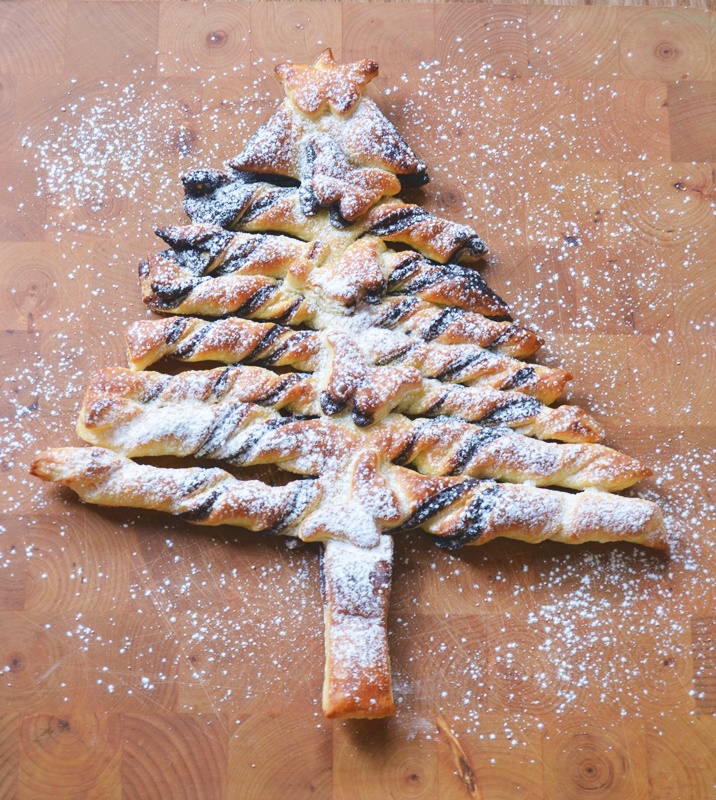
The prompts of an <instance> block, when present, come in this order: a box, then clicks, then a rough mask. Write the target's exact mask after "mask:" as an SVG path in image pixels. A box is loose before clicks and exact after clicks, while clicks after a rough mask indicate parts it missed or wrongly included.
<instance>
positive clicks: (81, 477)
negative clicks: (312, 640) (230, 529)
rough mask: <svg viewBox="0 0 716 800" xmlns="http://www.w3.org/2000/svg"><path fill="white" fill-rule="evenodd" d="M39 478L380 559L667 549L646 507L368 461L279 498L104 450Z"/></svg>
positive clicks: (89, 496) (201, 471) (208, 473)
mask: <svg viewBox="0 0 716 800" xmlns="http://www.w3.org/2000/svg"><path fill="white" fill-rule="evenodd" d="M31 472H32V474H33V475H36V476H38V477H40V478H43V479H44V480H52V481H56V482H57V483H61V484H63V485H65V486H69V487H70V488H71V489H72V490H73V491H75V492H76V493H77V494H78V495H79V496H80V497H81V498H82V499H83V500H84V501H85V502H88V503H96V504H98V505H105V506H128V507H131V508H147V509H153V510H158V511H164V512H167V513H170V514H174V515H177V516H181V517H183V518H184V519H186V520H187V521H188V522H192V523H194V524H197V525H222V524H226V525H237V526H240V527H243V528H248V529H249V530H260V531H264V532H274V533H281V534H283V535H288V536H297V537H298V538H300V539H303V540H304V541H322V542H326V541H332V540H339V541H348V542H351V543H352V544H354V545H355V546H357V547H367V548H372V547H375V546H377V545H378V544H379V542H380V534H381V532H394V533H397V532H401V531H406V530H412V529H414V528H418V527H422V528H424V529H425V530H426V531H427V532H428V533H431V534H432V535H433V536H434V537H435V542H436V544H438V545H439V546H441V547H443V548H446V549H456V548H458V547H462V546H465V545H471V544H484V543H486V542H488V541H491V540H492V539H494V538H496V537H498V536H504V537H507V538H512V539H520V540H521V541H525V542H532V543H538V542H542V541H545V540H546V539H551V540H553V541H558V542H564V543H565V544H580V543H583V542H614V541H624V542H634V543H636V544H643V545H646V546H648V547H655V548H657V549H666V546H667V542H666V533H665V530H664V523H663V520H662V518H661V513H660V511H659V508H658V506H657V505H656V504H654V503H651V502H649V501H647V500H639V499H635V498H631V497H621V496H620V495H614V494H609V493H608V492H599V491H584V492H579V493H577V494H567V493H566V492H560V491H553V490H550V489H538V488H535V487H533V486H529V485H526V484H511V483H495V482H494V481H478V480H474V479H471V478H462V477H450V476H445V477H433V476H426V475H420V474H418V473H417V472H414V471H413V470H410V469H406V468H404V467H399V466H395V465H393V464H390V463H387V462H386V461H385V459H384V458H383V457H382V456H381V454H380V453H377V452H375V451H369V450H365V451H361V452H359V453H358V455H357V456H356V457H355V458H354V459H353V460H352V461H351V462H350V463H349V465H348V467H347V468H343V469H342V470H341V471H340V472H337V473H331V472H327V473H324V475H323V476H322V477H321V478H319V479H317V480H302V481H294V482H293V483H291V484H288V485H287V486H282V487H272V486H265V485H264V484H261V483H260V482H258V481H240V480H237V479H236V478H234V477H233V476H232V475H230V474H229V473H227V472H225V471H223V470H221V469H206V468H203V467H191V468H187V469H163V468H158V467H151V466H146V465H143V464H136V463H135V462H133V461H130V460H129V459H128V458H125V457H124V456H121V455H117V454H116V453H113V452H112V451H110V450H106V449H104V448H100V447H89V448H76V447H75V448H73V447H66V448H59V449H56V450H49V451H47V452H46V453H43V454H41V455H39V456H38V457H37V458H36V459H35V460H34V461H33V463H32V466H31Z"/></svg>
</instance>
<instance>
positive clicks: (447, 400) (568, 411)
mask: <svg viewBox="0 0 716 800" xmlns="http://www.w3.org/2000/svg"><path fill="white" fill-rule="evenodd" d="M126 338H127V345H128V348H129V360H130V365H131V366H132V369H135V370H140V369H144V368H146V367H148V366H150V365H151V364H154V363H156V362H157V361H159V360H160V359H162V358H164V357H169V356H170V357H172V358H176V359H179V360H181V361H189V362H195V361H220V362H223V363H226V364H235V363H237V362H240V361H248V362H253V363H256V364H262V365H267V366H274V367H284V366H285V367H289V366H290V367H294V368H296V369H299V370H305V371H308V372H313V371H318V372H319V375H317V380H318V383H319V384H320V385H322V386H323V387H325V388H330V390H331V391H330V392H329V394H330V398H327V399H328V400H329V402H326V403H324V404H322V406H321V410H322V411H323V413H328V414H331V413H337V412H338V411H339V410H341V408H343V407H346V406H347V405H348V404H349V402H352V408H353V412H354V417H355V419H356V421H357V422H358V423H359V424H366V420H367V421H368V422H370V421H372V420H373V419H375V418H378V419H379V418H380V417H381V416H384V415H385V413H387V411H389V410H390V408H391V407H393V408H395V409H396V410H398V411H401V412H403V413H405V414H411V415H415V416H418V415H420V416H427V417H431V416H436V415H446V416H454V417H458V418H459V419H462V420H466V421H468V422H480V423H481V424H483V425H506V426H509V427H510V428H514V429H515V430H517V431H519V432H520V433H524V434H526V435H528V436H536V437H537V438H539V439H557V440H559V441H565V442H575V443H579V442H596V441H599V440H600V439H601V438H602V437H603V435H604V432H603V430H602V429H601V427H600V426H599V425H598V423H597V422H596V421H595V420H594V419H593V418H592V417H590V416H589V415H588V414H587V413H586V412H585V411H583V410H582V409H580V408H577V407H575V406H560V407H559V408H548V407H546V406H545V405H543V404H542V403H540V402H539V401H538V400H536V399H535V398H533V397H528V396H526V395H525V394H522V393H520V392H517V391H510V390H497V389H493V388H490V387H476V386H462V385H461V384H445V383H442V382H441V381H438V380H430V379H427V378H422V379H419V380H418V381H417V382H416V383H412V382H409V374H410V373H408V372H406V370H405V368H403V367H399V366H388V367H383V368H381V372H380V374H376V372H375V369H371V368H369V367H366V369H365V370H362V371H361V369H356V357H355V353H354V352H351V351H350V350H349V352H348V355H347V356H346V357H345V358H343V359H340V358H339V364H338V369H336V370H333V369H332V367H333V360H332V359H333V358H334V355H335V354H334V353H333V352H332V345H331V344H330V342H329V336H328V334H326V333H325V332H323V331H320V332H318V331H293V330H291V329H289V328H283V327H281V326H279V325H272V324H270V323H258V322H252V321H248V320H240V319H235V318H232V319H226V320H216V321H213V322H206V321H204V320H199V319H194V318H188V317H178V318H175V319H165V320H156V321H145V322H136V323H132V324H131V325H129V326H128V328H127V333H126ZM358 362H360V359H358ZM344 364H345V366H347V367H348V368H349V370H348V372H345V373H344V372H342V370H343V369H344ZM357 366H358V367H360V363H358V365H357ZM324 372H326V374H325V375H324V374H323V373H324ZM334 373H335V379H334ZM418 378H419V376H418ZM377 381H380V382H382V381H385V385H386V386H387V387H388V389H387V390H386V391H377V390H376V382H377ZM406 381H407V382H409V383H411V385H409V387H407V388H409V391H406V393H405V394H404V395H400V394H396V393H395V387H401V386H405V382H406ZM339 382H342V383H341V384H340V388H342V391H341V392H339V391H338V388H339ZM363 390H365V391H363ZM371 393H373V394H371ZM339 395H340V396H339ZM389 400H390V403H388V401H389ZM393 401H395V402H393ZM301 413H303V412H301ZM307 413H308V412H307ZM310 413H314V412H313V411H311V412H310Z"/></svg>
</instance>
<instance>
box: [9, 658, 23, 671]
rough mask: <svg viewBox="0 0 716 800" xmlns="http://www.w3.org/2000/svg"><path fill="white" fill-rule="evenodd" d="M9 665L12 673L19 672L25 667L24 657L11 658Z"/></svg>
mask: <svg viewBox="0 0 716 800" xmlns="http://www.w3.org/2000/svg"><path fill="white" fill-rule="evenodd" d="M7 665H8V667H9V668H10V672H19V671H20V670H21V669H22V667H23V660H22V656H20V655H12V656H10V659H9V660H8V662H7Z"/></svg>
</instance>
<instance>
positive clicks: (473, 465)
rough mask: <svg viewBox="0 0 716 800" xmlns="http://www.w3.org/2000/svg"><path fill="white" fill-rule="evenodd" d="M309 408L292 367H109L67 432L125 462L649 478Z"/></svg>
mask: <svg viewBox="0 0 716 800" xmlns="http://www.w3.org/2000/svg"><path fill="white" fill-rule="evenodd" d="M389 388H390V387H389ZM386 393H387V392H385V391H384V392H383V396H385V394H386ZM320 403H321V400H320V390H319V389H318V387H316V386H315V385H314V382H313V381H312V379H310V378H308V377H307V376H300V375H296V374H295V373H288V374H284V375H278V374H276V373H273V372H271V371H270V370H265V369H261V368H259V367H233V368H230V367H226V368H223V369H216V370H207V371H201V372H184V373H181V374H179V375H176V376H167V375H162V374H160V373H153V372H143V373H137V372H132V371H130V370H126V369H121V368H120V367H114V368H110V369H106V370H103V371H102V372H99V373H97V374H96V375H95V376H94V377H93V378H92V380H91V381H90V384H89V386H88V388H87V391H86V392H85V397H84V403H83V405H82V409H81V411H80V416H79V421H78V423H77V432H78V433H79V435H80V436H81V437H82V438H83V439H84V440H85V441H86V442H88V443H90V444H94V445H99V446H102V447H109V448H111V449H112V450H114V451H115V452H118V453H121V454H123V455H125V456H128V457H130V458H137V457H144V456H166V455H172V456H200V457H204V458H212V459H217V460H220V461H228V462H230V463H232V464H235V465H238V466H252V465H258V464H268V463H272V464H278V465H279V466H280V467H281V468H282V469H285V470H288V471H290V472H297V473H299V474H304V475H316V474H319V475H320V474H323V473H324V472H326V471H328V470H340V469H342V468H344V467H345V466H347V464H348V462H349V461H351V460H352V459H353V458H354V457H355V455H356V453H357V452H358V451H360V450H371V451H376V452H379V453H381V455H382V456H383V457H384V458H385V459H387V460H388V461H390V462H393V463H398V464H401V465H409V466H412V467H413V468H414V469H417V470H418V472H420V473H423V474H426V475H465V476H468V477H472V478H492V479H496V480H500V481H512V482H515V483H531V484H532V485H535V486H562V487H566V488H569V489H579V490H581V489H588V488H598V489H602V490H608V491H619V490H621V489H626V488H628V487H629V486H632V485H633V484H634V483H636V482H637V481H638V480H641V479H642V478H644V477H646V476H648V475H649V474H650V470H649V469H648V468H646V467H644V466H643V465H641V464H640V463H639V462H638V461H636V460H635V459H633V458H631V457H629V456H627V455H624V454H623V453H619V452H617V451H616V450H611V449H610V448H608V447H603V446H601V445H597V444H570V445H565V444H556V443H554V442H543V441H540V440H538V439H532V438H530V437H527V436H522V435H520V434H519V433H515V432H514V431H512V430H511V429H510V428H507V427H500V426H496V427H493V428H481V427H479V426H477V425H471V424H469V423H466V422H460V421H458V420H450V419H447V418H438V419H433V420H427V419H416V420H411V419H409V418H407V417H404V416H402V415H400V414H397V413H389V414H387V415H384V416H383V418H382V420H381V421H380V422H378V423H376V424H375V425H372V426H371V427H369V428H364V429H361V428H359V427H357V426H356V425H355V423H354V421H353V420H352V419H351V417H349V416H345V415H343V416H339V417H335V418H333V419H327V418H325V417H322V416H320ZM280 412H284V413H283V414H282V413H280ZM286 413H288V414H295V415H299V416H296V417H290V416H286ZM307 416H308V417H315V418H313V419H312V418H306V417H307Z"/></svg>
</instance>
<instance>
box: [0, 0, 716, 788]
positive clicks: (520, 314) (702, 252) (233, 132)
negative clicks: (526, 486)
mask: <svg viewBox="0 0 716 800" xmlns="http://www.w3.org/2000/svg"><path fill="white" fill-rule="evenodd" d="M0 32H1V33H2V46H0V118H1V119H2V125H1V126H0V168H1V169H2V179H1V180H0V208H1V209H2V213H1V214H0V240H1V241H2V247H0V263H1V264H2V268H1V272H0V303H1V307H0V311H1V314H2V317H1V320H2V324H1V328H2V330H1V331H0V338H1V340H2V354H3V364H4V368H3V372H4V375H3V382H2V385H1V392H0V408H1V411H0V427H1V434H0V437H1V438H0V453H1V462H0V463H1V464H2V475H3V481H2V487H1V488H0V491H1V492H2V494H1V495H0V498H2V500H1V502H0V511H1V518H0V798H3V800H5V798H23V799H24V800H37V799H38V798H50V797H51V798H53V799H54V800H59V799H60V798H82V799H83V800H84V799H86V798H87V799H89V798H103V799H109V798H112V799H113V798H123V797H126V798H142V800H153V799H154V798H172V800H179V799H180V798H190V799H191V800H203V799H204V798H206V800H223V799H224V798H226V799H227V800H228V799H229V798H231V799H232V800H233V799H235V800H274V798H275V799H276V800H279V799H280V800H286V799H287V800H299V799H300V798H317V799H320V800H323V799H324V798H335V800H359V799H360V798H366V800H382V798H426V800H433V799H434V798H439V799H440V800H447V799H448V798H450V799H452V798H455V799H456V800H457V799H459V798H470V797H473V798H474V797H481V798H485V800H493V798H509V800H512V799H513V798H525V799H527V798H529V799H530V800H532V799H534V800H537V798H545V799H546V798H550V800H569V799H570V798H600V799H601V798H614V799H615V800H657V798H659V800H704V799H705V798H714V797H716V788H715V787H716V718H715V717H714V715H715V714H716V616H714V599H715V597H716V581H715V577H716V546H715V543H716V524H715V522H714V519H715V517H716V513H715V509H714V492H715V489H714V486H715V485H716V481H715V480H714V479H715V477H716V468H715V466H714V446H715V444H716V435H715V434H716V414H715V410H714V385H715V383H716V366H715V364H716V362H715V359H714V325H715V317H714V308H715V306H716V303H715V296H716V263H715V258H716V257H715V256H714V254H715V253H716V216H715V215H714V208H715V204H714V197H715V194H714V191H715V190H714V163H716V16H714V15H713V14H710V13H709V12H706V11H703V10H699V9H675V8H653V7H652V8H648V7H634V8H620V7H606V6H602V7H586V6H585V7H544V6H543V7H540V6H509V5H504V6H487V5H471V4H455V5H452V4H440V5H433V4H429V3H421V4H415V5H413V4H389V5H382V4H331V3H327V4H321V3H317V4H311V3H306V4H298V5H296V4H270V3H265V4H255V5H248V4H240V3H236V4H234V3H216V4H211V3H210V4H206V5H204V4H199V3H197V4H195V3H191V2H161V3H155V2H87V3H84V2H74V1H71V2H59V1H58V2H48V3H40V2H26V3H2V4H1V5H0ZM327 46H330V47H332V48H333V52H334V54H335V56H336V59H337V60H342V61H347V60H355V59H359V58H366V57H370V58H374V59H375V60H376V61H378V62H379V64H380V77H378V78H377V79H376V80H375V81H374V82H373V83H372V84H371V87H370V91H369V94H370V95H371V96H372V97H373V98H374V99H375V100H376V101H377V102H378V103H379V105H380V106H381V108H382V109H383V111H384V112H385V113H386V114H387V115H388V116H389V117H390V118H391V120H392V121H393V122H394V123H395V124H396V126H397V127H398V129H399V130H400V131H401V133H402V134H403V135H404V137H405V139H406V140H407V141H408V142H409V144H411V146H412V147H413V149H414V150H415V151H416V152H417V153H418V154H419V156H420V157H421V158H422V159H423V160H424V161H425V162H426V163H427V164H428V167H429V171H430V175H431V182H430V183H429V184H428V185H427V186H425V187H423V188H422V189H420V190H414V191H413V193H412V194H411V195H410V197H409V198H407V199H411V200H414V201H417V202H420V203H422V204H423V205H425V206H426V207H427V208H429V209H431V210H433V211H437V212H439V213H441V215H443V216H446V217H449V218H451V219H454V220H455V221H458V222H466V223H468V224H471V225H472V226H473V227H474V228H475V229H476V230H477V231H478V232H479V233H480V234H481V235H482V236H483V237H484V238H485V240H486V241H487V242H488V244H489V246H490V250H491V255H490V257H489V259H488V261H487V263H486V264H485V267H484V269H483V274H484V275H485V276H486V278H487V279H488V281H489V282H490V284H491V286H492V287H493V288H494V289H495V290H496V291H498V292H499V294H501V295H502V296H503V297H504V298H505V299H506V300H507V301H508V302H509V303H510V305H511V306H512V308H513V311H514V316H515V318H516V319H517V320H519V321H520V322H521V323H524V324H527V325H530V326H532V327H534V328H535V329H537V330H538V331H540V332H541V333H542V335H543V336H544V338H545V340H546V344H545V346H544V347H543V349H542V350H541V351H540V353H539V354H538V358H537V360H539V361H541V362H543V363H547V364H550V365H559V366H561V367H564V368H566V369H569V370H570V371H571V372H572V373H573V375H574V380H573V381H572V383H571V389H570V391H569V393H568V394H567V396H566V399H568V400H569V401H570V402H574V403H577V404H579V405H582V406H585V407H587V408H588V409H590V410H592V411H593V412H594V414H595V416H596V417H597V418H598V419H599V421H600V422H602V423H603V424H604V426H605V427H606V430H607V432H608V433H607V439H606V443H607V444H609V445H611V446H614V447H618V448H620V449H623V450H624V451H625V452H627V453H629V454H630V455H633V456H636V457H638V458H640V459H642V460H643V461H644V462H645V463H647V464H648V465H650V466H651V467H652V469H653V470H654V477H653V478H650V479H649V480H646V481H644V482H642V483H641V484H639V485H638V486H637V487H635V490H634V492H633V493H634V494H637V495H639V496H642V497H647V498H649V499H652V500H656V501H658V502H659V503H660V504H661V505H662V508H663V510H664V514H665V517H666V520H667V524H668V529H669V537H670V541H671V550H670V553H669V554H668V555H664V554H661V553H655V552H650V551H648V550H646V549H644V548H639V547H635V546H628V545H617V546H608V545H602V546H598V545H593V546H583V547H580V548H569V547H567V546H560V545H552V544H543V545H540V546H534V547H531V546H528V545H524V544H520V543H515V542H509V541H496V542H493V543H491V544H489V545H486V546H485V547H484V548H480V547H473V548H467V549H465V550H464V551H462V552H458V553H455V554H447V553H445V552H442V551H440V550H438V549H437V548H436V547H435V546H434V545H433V544H432V543H431V542H430V541H429V540H428V538H427V537H426V536H424V535H423V534H421V533H419V532H415V533H412V534H405V535H401V536H400V537H397V538H396V563H395V570H394V584H393V594H392V598H391V614H390V637H391V654H392V661H393V671H394V676H393V677H394V688H395V696H396V702H397V705H398V714H397V716H396V717H395V718H393V719H390V720H382V721H372V722H371V721H328V720H326V719H325V718H324V717H323V715H322V713H321V709H320V690H321V682H322V672H323V639H322V636H323V627H322V614H321V605H320V596H319V551H318V548H317V546H312V545H300V546H298V547H296V548H294V549H291V548H289V547H288V546H287V544H286V541H285V540H283V539H271V538H261V537H258V536H256V535H252V534H249V533H244V532H241V531H236V530H233V529H230V528H217V529H211V530H204V529H200V528H195V527H191V526H190V525H188V524H186V523H183V522H180V521H173V520H172V519H170V518H166V517H163V516H160V515H159V514H154V513H150V512H147V513H144V512H137V511H125V510H103V509H99V508H97V507H89V506H82V505H81V504H80V503H79V502H78V501H77V500H76V498H75V497H74V496H73V495H72V493H71V492H69V491H67V490H64V489H59V488H57V487H55V486H52V485H47V484H43V483H41V482H40V481H39V480H37V479H35V478H32V477H30V476H29V474H28V465H29V462H30V461H31V460H32V458H33V456H34V455H35V454H36V453H37V452H39V451H41V450H44V449H46V448H49V447H58V446H63V445H68V444H74V445H78V444H80V442H79V440H78V438H77V436H76V434H75V432H74V424H75V420H76V416H77V412H78V409H79V405H80V402H81V395H82V391H83V388H84V385H85V384H86V382H87V380H88V378H89V376H90V374H91V373H92V371H93V370H95V369H97V368H99V367H102V366H111V365H116V364H120V365H121V364H125V363H126V354H125V350H124V341H123V332H124V327H125V325H126V324H127V323H128V322H130V321H133V320H138V319H145V318H149V317H150V316H151V315H150V314H149V312H147V311H146V310H145V309H144V308H143V306H142V303H141V299H140V296H139V287H138V283H137V277H136V267H137V264H138V263H139V261H140V260H141V259H142V258H143V257H144V256H146V254H148V253H150V252H152V251H154V250H157V249H161V248H160V247H159V245H158V244H157V241H156V237H155V236H154V234H153V229H154V227H155V226H158V225H164V224H171V223H180V222H182V220H184V219H185V217H184V216H183V212H182V210H181V196H182V192H181V186H180V181H179V176H180V175H181V174H182V173H183V172H185V171H186V170H188V169H189V168H190V167H192V166H213V167H220V166H221V164H222V162H223V161H224V160H225V159H228V158H229V157H231V156H232V155H234V154H236V153H237V152H238V151H239V150H240V149H241V147H242V145H243V143H244V141H245V140H246V138H247V137H248V136H249V135H250V134H251V133H252V132H253V131H254V130H255V129H256V128H257V127H258V126H259V125H260V124H261V123H262V122H263V121H264V120H265V119H266V118H267V116H268V115H269V113H270V112H271V110H272V109H273V108H274V107H275V105H276V103H277V102H278V98H279V94H280V88H279V86H278V84H277V83H276V82H275V81H274V79H273V78H272V76H271V73H272V68H273V65H274V63H275V62H277V61H281V60H286V59H291V60H297V61H303V62H307V61H308V62H310V61H312V60H313V59H315V57H316V56H317V55H318V53H319V52H320V51H321V50H322V49H323V48H324V47H327ZM246 474H249V473H246ZM250 474H252V475H254V476H257V477H261V478H262V479H264V480H269V481H271V480H274V479H275V478H277V475H276V473H274V472H273V471H272V470H269V469H257V470H254V471H253V472H252V473H250Z"/></svg>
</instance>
